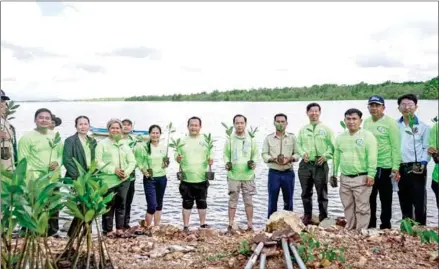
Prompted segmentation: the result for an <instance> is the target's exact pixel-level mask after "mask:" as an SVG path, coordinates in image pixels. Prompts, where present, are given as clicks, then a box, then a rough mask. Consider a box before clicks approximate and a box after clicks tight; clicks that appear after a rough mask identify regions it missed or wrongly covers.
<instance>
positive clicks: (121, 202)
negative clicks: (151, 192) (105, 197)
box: [102, 180, 130, 233]
mask: <svg viewBox="0 0 439 269" xmlns="http://www.w3.org/2000/svg"><path fill="white" fill-rule="evenodd" d="M129 186H130V181H127V180H126V181H124V182H122V183H120V184H119V185H117V186H116V187H114V188H111V189H109V190H108V192H109V193H111V192H114V193H115V195H114V197H113V199H112V200H111V201H110V202H109V203H108V204H107V208H109V209H110V211H108V212H107V213H106V214H104V215H103V216H102V230H103V232H104V233H109V232H111V231H113V218H114V217H115V215H116V229H117V230H121V229H123V226H124V222H125V205H126V198H127V192H128V189H129Z"/></svg>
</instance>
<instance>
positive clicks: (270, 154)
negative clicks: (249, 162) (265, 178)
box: [261, 133, 300, 171]
mask: <svg viewBox="0 0 439 269" xmlns="http://www.w3.org/2000/svg"><path fill="white" fill-rule="evenodd" d="M280 142H281V138H280V137H279V136H277V135H276V133H271V134H269V135H267V137H265V140H264V144H263V146H262V154H261V156H262V159H263V160H264V162H265V163H267V165H268V167H269V168H272V169H275V170H279V171H285V170H289V169H292V167H293V164H292V163H289V164H286V165H278V164H277V163H275V162H268V160H269V159H271V158H273V159H275V158H277V156H278V155H279V154H280V153H281V152H280V145H281V144H280ZM282 154H283V155H284V157H285V158H290V157H291V156H293V157H294V158H295V160H296V161H298V160H299V158H300V157H299V154H298V152H297V139H296V136H295V135H294V134H293V133H285V134H284V138H283V139H282Z"/></svg>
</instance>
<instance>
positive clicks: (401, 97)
mask: <svg viewBox="0 0 439 269" xmlns="http://www.w3.org/2000/svg"><path fill="white" fill-rule="evenodd" d="M403 99H409V100H412V101H413V102H414V103H415V105H417V104H418V97H416V95H414V94H413V93H409V94H404V95H402V96H400V97H399V98H398V106H399V105H400V104H401V102H402V100H403Z"/></svg>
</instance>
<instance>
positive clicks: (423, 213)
mask: <svg viewBox="0 0 439 269" xmlns="http://www.w3.org/2000/svg"><path fill="white" fill-rule="evenodd" d="M411 169H412V164H411V163H408V164H401V166H400V168H399V173H400V174H401V179H400V180H399V183H398V188H399V191H398V197H399V204H400V206H401V212H402V218H403V219H405V218H411V219H414V220H415V221H416V222H419V224H420V225H425V224H426V222H427V190H426V185H427V167H425V168H424V172H423V174H421V175H418V174H413V173H408V172H409V171H410V170H411ZM413 207H414V209H415V210H414V211H415V212H414V214H413ZM413 215H414V216H415V217H414V218H413Z"/></svg>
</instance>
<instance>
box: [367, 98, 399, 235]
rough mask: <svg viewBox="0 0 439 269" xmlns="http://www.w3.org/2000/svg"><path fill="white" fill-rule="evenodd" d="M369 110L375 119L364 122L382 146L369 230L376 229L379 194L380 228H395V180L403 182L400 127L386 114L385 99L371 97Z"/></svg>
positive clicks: (371, 204)
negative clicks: (393, 223)
mask: <svg viewBox="0 0 439 269" xmlns="http://www.w3.org/2000/svg"><path fill="white" fill-rule="evenodd" d="M367 108H368V109H369V113H370V115H371V116H370V117H369V118H367V119H366V120H364V124H363V127H364V129H365V130H368V131H370V132H371V133H372V134H373V135H374V136H375V138H376V140H377V145H378V159H377V166H378V167H377V173H376V176H375V183H374V185H373V188H372V194H371V196H370V223H369V228H376V221H377V218H376V209H377V194H378V193H379V194H380V201H381V217H380V218H381V225H380V229H391V228H392V226H391V224H390V219H391V218H392V196H393V187H392V180H394V181H395V182H398V181H399V165H400V164H401V151H400V148H401V139H400V138H399V128H398V125H397V124H396V122H395V120H394V119H393V118H391V117H389V116H387V115H384V109H385V105H384V98H383V97H381V96H378V95H373V96H371V97H370V98H369V100H368V106H367Z"/></svg>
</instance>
